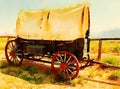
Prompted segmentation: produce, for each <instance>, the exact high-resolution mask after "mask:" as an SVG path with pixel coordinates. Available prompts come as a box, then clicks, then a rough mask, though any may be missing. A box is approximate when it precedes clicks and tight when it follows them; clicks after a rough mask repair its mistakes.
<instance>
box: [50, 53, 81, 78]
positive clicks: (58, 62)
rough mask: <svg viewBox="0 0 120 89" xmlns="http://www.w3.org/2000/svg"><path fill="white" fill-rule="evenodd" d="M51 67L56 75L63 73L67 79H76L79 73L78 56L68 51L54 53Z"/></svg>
mask: <svg viewBox="0 0 120 89" xmlns="http://www.w3.org/2000/svg"><path fill="white" fill-rule="evenodd" d="M51 68H52V71H53V73H54V74H55V75H56V76H58V77H59V76H61V75H62V76H63V77H64V78H65V79H74V78H76V77H77V75H78V73H79V63H78V60H77V58H76V57H75V56H74V55H73V54H71V53H70V52H67V51H60V52H56V53H55V54H54V56H53V57H52V63H51Z"/></svg>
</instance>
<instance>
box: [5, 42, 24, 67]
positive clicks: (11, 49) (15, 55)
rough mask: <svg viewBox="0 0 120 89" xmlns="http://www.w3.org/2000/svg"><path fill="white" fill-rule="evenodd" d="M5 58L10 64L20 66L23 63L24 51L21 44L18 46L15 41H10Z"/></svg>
mask: <svg viewBox="0 0 120 89" xmlns="http://www.w3.org/2000/svg"><path fill="white" fill-rule="evenodd" d="M5 56H6V59H7V61H8V62H9V63H10V64H14V65H16V66H19V65H20V64H21V63H22V61H23V51H22V49H21V47H20V44H17V43H16V41H15V40H10V41H8V42H7V44H6V46H5Z"/></svg>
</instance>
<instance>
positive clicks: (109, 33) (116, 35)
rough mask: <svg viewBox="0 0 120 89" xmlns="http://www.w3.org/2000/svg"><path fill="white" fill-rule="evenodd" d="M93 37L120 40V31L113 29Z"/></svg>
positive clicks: (92, 35)
mask: <svg viewBox="0 0 120 89" xmlns="http://www.w3.org/2000/svg"><path fill="white" fill-rule="evenodd" d="M91 37H99V38H120V29H111V30H107V31H103V32H101V33H100V32H99V33H96V34H93V33H92V34H91Z"/></svg>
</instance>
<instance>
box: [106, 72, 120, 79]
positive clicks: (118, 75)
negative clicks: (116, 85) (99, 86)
mask: <svg viewBox="0 0 120 89" xmlns="http://www.w3.org/2000/svg"><path fill="white" fill-rule="evenodd" d="M108 78H109V79H110V80H117V79H118V78H120V70H116V71H114V72H113V73H112V74H111V75H110V76H109V77H108Z"/></svg>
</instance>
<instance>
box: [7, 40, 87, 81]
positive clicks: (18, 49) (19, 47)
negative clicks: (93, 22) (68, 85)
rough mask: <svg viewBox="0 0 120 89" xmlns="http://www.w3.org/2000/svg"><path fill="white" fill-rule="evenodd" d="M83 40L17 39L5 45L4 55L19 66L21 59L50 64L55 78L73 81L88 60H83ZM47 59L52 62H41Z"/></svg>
mask: <svg viewBox="0 0 120 89" xmlns="http://www.w3.org/2000/svg"><path fill="white" fill-rule="evenodd" d="M83 48H84V39H81V38H80V39H76V40H74V41H48V40H47V41H45V40H37V41H36V40H25V39H21V38H17V39H16V40H11V41H9V42H8V43H7V45H6V47H5V55H6V58H7V61H8V62H9V63H11V64H14V65H16V66H19V65H20V64H21V63H22V61H23V59H28V60H34V61H38V62H46V63H51V70H52V72H53V73H54V74H55V75H56V76H64V77H65V78H66V79H74V78H75V77H77V75H78V73H79V69H80V68H82V67H85V66H87V65H88V62H89V61H86V60H88V59H89V58H83ZM78 49H79V50H78ZM43 57H49V58H51V59H52V60H42V58H43Z"/></svg>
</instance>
